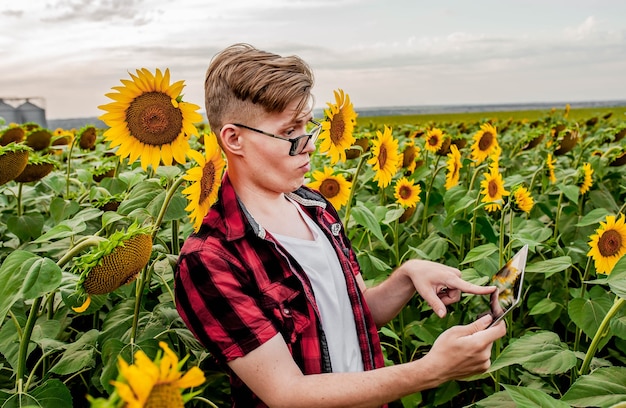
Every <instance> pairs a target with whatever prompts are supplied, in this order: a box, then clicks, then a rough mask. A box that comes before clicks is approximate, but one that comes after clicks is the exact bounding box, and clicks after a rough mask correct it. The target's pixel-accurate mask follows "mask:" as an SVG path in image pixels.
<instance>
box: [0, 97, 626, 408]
mask: <svg viewBox="0 0 626 408" xmlns="http://www.w3.org/2000/svg"><path fill="white" fill-rule="evenodd" d="M625 109H626V108H615V109H610V112H613V115H609V114H608V113H609V112H607V111H598V110H597V109H593V110H571V111H569V112H568V113H566V112H560V111H556V110H555V111H552V112H550V113H546V112H532V113H531V112H497V113H495V112H494V113H488V114H485V113H483V114H480V116H475V115H473V114H472V115H469V114H464V115H429V116H420V117H414V116H402V117H393V118H390V117H386V118H367V117H359V121H358V126H357V128H356V130H355V136H356V137H357V138H358V139H362V138H367V139H370V145H371V139H372V138H373V137H375V136H374V135H375V133H376V131H377V130H382V126H383V125H384V124H387V125H392V126H393V128H392V130H393V135H394V138H395V139H396V140H398V142H399V146H400V149H401V150H402V149H404V148H405V147H406V146H407V145H408V144H409V143H413V144H414V145H415V146H417V147H419V148H420V149H421V150H420V153H419V155H418V157H416V165H417V164H419V165H417V166H416V168H415V169H414V170H412V171H411V170H409V169H408V168H402V169H399V171H398V172H397V173H396V174H395V175H394V176H393V178H392V183H391V185H390V186H388V187H386V188H380V187H379V186H378V184H377V183H376V182H374V181H373V178H374V175H375V172H374V170H373V169H372V168H371V166H369V165H366V164H364V159H368V158H370V157H371V155H372V152H371V151H369V150H368V149H366V148H359V150H360V152H361V154H362V156H361V157H360V158H357V159H348V160H347V161H346V162H342V163H336V164H333V165H331V164H330V163H329V157H328V156H327V155H326V154H324V153H321V152H317V153H315V154H313V156H312V159H311V160H312V163H313V164H314V167H316V168H322V167H323V166H330V167H332V168H333V169H334V170H335V171H337V172H338V173H341V174H343V175H345V176H346V179H347V180H351V182H352V183H353V184H352V189H351V200H350V202H349V203H348V205H347V206H345V207H343V208H341V209H340V210H339V214H340V216H341V217H342V219H343V221H344V224H345V225H346V230H347V231H348V234H349V237H350V239H351V240H352V243H353V246H354V249H355V251H356V253H357V257H358V260H359V263H360V264H361V267H362V270H363V275H364V277H365V279H366V282H367V284H368V285H374V284H376V283H377V282H380V281H382V280H384V279H385V278H386V277H387V276H388V275H389V273H391V271H392V270H393V269H394V268H395V267H397V266H398V265H400V264H401V263H402V262H404V261H405V260H407V259H410V258H419V259H427V260H431V261H435V262H442V263H445V264H447V265H451V266H454V267H457V268H459V269H460V270H461V273H462V276H463V278H464V279H466V280H468V281H470V282H473V283H475V284H481V285H482V284H487V283H488V282H489V281H490V279H491V277H492V276H493V274H494V273H495V272H496V271H497V270H498V268H499V267H500V266H501V265H502V264H503V262H504V261H505V260H506V259H507V258H508V257H509V256H510V255H511V254H512V253H513V252H514V251H515V250H516V249H517V248H520V247H521V246H523V245H528V246H529V249H530V251H529V261H528V266H527V269H526V279H527V285H526V290H525V293H524V297H523V302H522V304H521V305H520V307H519V308H518V309H516V310H515V311H514V312H513V315H512V316H510V317H509V318H507V327H508V328H507V335H506V337H505V338H503V339H502V340H500V341H499V342H497V343H496V345H495V346H494V350H493V356H492V365H491V368H490V369H489V372H488V373H486V374H483V375H480V376H476V377H473V378H467V379H464V380H459V381H451V382H448V383H445V384H442V385H441V386H439V387H437V388H436V389H432V390H425V391H423V392H421V393H417V394H413V395H410V396H406V397H404V398H402V399H401V400H399V401H395V402H393V403H392V404H391V406H392V407H394V408H395V407H415V406H423V407H439V406H441V407H458V406H476V407H516V406H542V407H565V406H575V407H579V406H599V407H610V406H613V405H615V404H617V403H618V402H622V401H624V400H625V399H626V388H625V387H624V384H626V372H625V370H626V368H625V367H626V355H624V350H625V349H626V308H625V307H623V304H624V299H626V257H622V259H621V260H620V261H619V262H617V264H616V265H615V267H614V268H613V271H612V273H611V274H610V275H609V276H605V275H600V274H597V272H596V269H595V264H594V261H593V259H592V258H591V257H590V256H589V255H588V253H589V250H590V244H589V242H590V240H591V239H590V237H591V235H592V234H595V233H596V231H597V230H598V228H600V223H602V222H605V220H606V217H607V216H609V215H619V214H623V213H624V208H625V205H624V197H626V185H625V184H624V183H623V180H624V177H625V176H626V174H624V172H625V170H624V169H625V167H624V166H619V165H616V159H617V158H618V157H620V155H621V154H623V153H624V152H625V151H626V138H620V137H619V135H620V134H621V132H622V131H623V129H625V128H626V123H624V120H623V118H624V115H623V114H621V113H623V111H624V110H625ZM487 122H489V123H491V124H493V125H494V126H495V127H496V129H497V131H498V135H497V140H498V143H499V145H500V147H501V149H502V152H501V155H500V157H499V158H498V160H497V166H498V170H499V172H500V173H501V174H502V176H503V183H504V185H503V188H504V189H506V190H507V191H511V190H512V188H513V187H514V186H520V185H521V186H524V187H526V188H527V189H528V191H529V193H530V196H531V197H532V198H533V201H534V204H533V206H532V208H531V209H530V210H529V212H520V211H517V210H516V206H515V205H514V202H513V201H514V197H512V196H504V197H503V199H502V201H501V202H500V203H499V204H500V208H499V209H498V210H497V211H494V212H490V211H489V210H488V209H487V207H486V205H487V204H488V203H487V202H483V201H482V199H483V197H484V193H483V191H482V186H481V183H482V182H483V181H484V180H485V177H484V176H485V172H486V171H487V170H488V167H489V166H490V165H493V163H494V160H493V159H488V160H487V161H486V162H485V163H482V164H478V163H475V160H474V159H472V157H471V154H470V152H471V150H472V146H471V145H472V143H473V139H472V137H473V136H474V135H475V134H476V132H477V131H478V130H479V129H480V125H482V124H485V123H487ZM433 127H437V128H439V129H441V130H442V131H443V134H444V135H445V137H446V138H449V139H450V141H454V142H455V143H458V146H459V151H460V153H461V157H462V159H461V163H462V168H461V169H460V174H459V175H460V178H459V183H458V185H456V186H454V187H452V188H446V187H445V182H446V178H447V176H448V166H447V160H448V157H447V156H446V154H445V153H447V152H444V153H442V152H439V153H432V152H427V151H426V149H425V140H424V138H423V137H421V136H420V135H422V134H424V133H425V132H426V131H427V130H428V129H431V128H433ZM566 131H570V132H573V131H575V132H577V135H578V139H577V142H576V144H575V145H574V146H573V148H572V149H571V150H569V151H567V152H564V153H563V154H558V155H557V154H556V151H557V148H558V146H559V145H560V144H561V143H563V134H564V133H565V132H566ZM98 132H99V133H101V131H100V130H99V131H98ZM99 137H100V135H99ZM536 140H539V142H537V144H536V145H533V146H532V147H529V146H530V145H531V143H534V142H533V141H536ZM190 143H192V144H194V143H195V144H196V145H197V146H196V147H198V146H199V144H198V143H197V141H196V140H190ZM22 146H23V145H19V144H11V145H9V147H4V148H2V147H0V152H2V151H5V152H6V151H9V149H11V151H13V150H20V149H28V148H26V147H22ZM40 153H41V152H40ZM112 153H113V151H111V150H110V149H108V147H107V146H106V144H105V143H103V142H102V140H101V138H100V141H99V143H97V144H96V147H95V149H94V150H88V151H82V150H79V149H78V148H76V149H72V146H69V147H67V146H66V147H62V148H59V147H57V148H56V151H55V152H43V153H41V154H48V155H47V156H45V157H46V158H45V161H46V162H49V161H52V162H55V169H54V170H53V171H52V172H51V173H50V174H48V175H47V176H46V177H45V178H43V179H41V180H39V181H36V182H30V183H16V182H14V181H10V182H8V183H7V184H4V185H2V186H0V317H2V319H1V320H0V354H1V356H0V365H2V367H3V368H4V370H3V373H2V375H0V405H2V406H3V407H26V406H46V407H67V406H85V405H87V404H88V402H87V401H86V395H91V396H92V397H94V398H97V397H106V396H107V395H110V394H111V393H112V392H113V386H112V385H111V381H112V380H115V379H116V378H117V376H118V366H117V363H118V359H119V358H123V359H124V360H125V361H131V360H132V357H133V355H134V353H135V352H136V351H138V350H143V351H144V352H145V353H146V354H147V355H148V357H149V358H153V357H154V356H155V355H156V353H157V352H158V350H159V345H158V343H159V341H165V342H166V343H167V344H168V345H169V347H170V348H171V349H172V350H173V351H175V352H176V354H177V355H179V356H181V357H183V356H185V355H187V354H189V359H188V360H187V361H186V362H185V368H189V367H191V366H199V367H201V368H202V369H203V371H204V372H205V374H206V377H207V382H206V384H205V385H204V387H202V389H201V390H200V394H199V398H203V399H205V400H210V401H212V402H213V403H214V404H216V405H217V406H225V405H227V404H228V400H229V396H228V379H227V377H226V375H225V374H224V373H222V372H220V371H219V370H217V368H216V367H215V366H214V363H213V360H212V357H211V356H210V354H209V353H208V352H207V351H206V350H204V348H203V347H202V346H201V345H200V344H199V343H198V342H197V340H196V339H195V338H194V336H193V335H192V334H191V333H190V332H189V330H188V329H187V328H186V327H185V326H184V324H183V322H182V320H181V318H180V317H179V315H178V313H177V311H176V309H175V305H174V297H173V273H174V266H175V263H176V260H177V257H178V248H179V247H180V243H181V242H183V241H184V239H185V238H186V237H187V236H188V235H189V233H190V232H191V226H190V223H189V220H188V218H187V213H186V211H185V207H186V206H187V201H186V199H185V197H184V196H183V195H182V193H181V191H182V189H183V186H182V176H183V175H184V174H185V171H186V170H188V169H189V167H190V166H191V164H190V163H187V164H184V165H183V164H176V165H174V166H161V167H159V169H158V170H157V171H156V172H146V171H143V170H142V169H141V167H140V166H138V165H137V164H128V163H127V162H125V161H124V162H120V163H117V162H114V161H113V159H112V158H111V157H112ZM549 154H550V155H552V157H553V158H555V159H556V162H555V163H554V173H555V177H556V181H554V182H553V181H551V178H550V172H549V166H548V162H547V159H548V155H549ZM584 163H589V164H590V166H591V168H592V169H593V174H592V185H591V187H590V189H589V191H588V192H586V193H582V192H581V190H580V182H581V181H580V171H581V170H580V169H581V168H582V165H583V164H584ZM113 164H115V166H113ZM112 169H114V170H115V174H114V175H113V176H109V177H104V178H103V179H100V178H99V177H95V176H103V175H105V174H107V173H108V172H109V171H110V170H112ZM400 177H407V178H408V179H409V180H411V181H412V182H414V183H415V184H416V185H419V186H420V189H421V193H420V194H419V197H420V200H419V202H418V203H417V204H416V206H415V208H414V210H415V211H414V212H413V213H410V214H409V215H408V216H407V217H406V219H405V214H406V209H405V208H404V207H402V206H401V205H400V204H398V203H397V201H396V199H395V196H394V183H395V181H397V180H398V179H399V178H400ZM96 180H99V181H96ZM110 202H117V203H118V204H119V206H118V207H117V210H115V211H112V210H105V209H103V205H104V204H107V203H110ZM136 225H142V226H146V228H150V229H149V230H148V229H147V230H146V231H150V233H152V234H153V237H154V239H153V250H152V256H151V258H150V261H149V263H148V265H146V267H145V268H144V270H143V271H142V272H141V274H140V275H139V277H138V278H137V279H136V280H135V281H133V282H132V283H130V284H128V285H124V286H122V287H121V288H119V289H117V290H115V291H114V292H112V293H109V294H106V295H98V296H93V297H92V300H91V301H92V303H91V305H90V306H89V308H88V309H87V310H86V311H85V312H83V313H77V312H76V311H75V310H73V309H72V306H75V305H76V304H77V302H78V300H77V296H78V295H77V289H76V288H77V285H80V280H79V272H78V270H80V269H81V268H82V269H84V267H86V266H87V267H88V266H89V265H92V264H93V263H94V262H95V260H96V259H98V258H99V257H101V255H102V254H103V253H105V252H107V251H110V250H112V249H113V248H114V247H115V246H117V245H118V244H119V243H121V242H123V241H124V239H125V237H127V236H128V235H129V234H130V235H132V234H133V233H135V232H136V231H135V226H136ZM94 254H95V255H94ZM96 255H97V256H96ZM478 300H479V299H478V298H477V297H474V296H470V295H467V296H464V297H463V298H462V299H461V301H460V302H458V303H457V304H454V305H451V306H449V308H448V314H447V315H446V317H445V318H443V319H440V318H439V317H437V316H436V315H435V314H434V313H432V311H431V310H430V307H429V306H428V305H427V304H426V303H425V302H424V301H423V300H422V299H421V298H420V297H418V296H416V297H415V298H413V299H412V300H411V301H410V302H409V304H408V305H407V306H406V307H405V308H404V309H403V310H402V311H401V312H400V314H399V316H398V317H397V318H396V319H394V320H393V321H391V322H390V323H389V324H388V325H386V326H385V327H382V328H381V330H380V337H381V340H382V343H383V347H384V352H385V356H386V362H387V364H390V365H391V364H400V363H403V362H407V361H410V360H415V359H418V358H421V357H422V356H423V355H424V354H426V353H427V352H428V350H429V349H430V347H431V345H432V344H433V342H434V341H435V339H436V338H437V337H438V336H439V335H440V334H441V333H442V332H443V331H444V330H446V329H447V328H449V327H451V326H453V325H456V324H463V323H467V322H470V321H472V319H473V318H474V316H475V315H476V312H477V310H476V308H477V305H479V302H478ZM78 304H80V302H78ZM202 404H203V402H202V401H201V400H200V399H196V400H193V399H192V400H191V401H190V402H189V403H188V405H189V406H203V405H202Z"/></svg>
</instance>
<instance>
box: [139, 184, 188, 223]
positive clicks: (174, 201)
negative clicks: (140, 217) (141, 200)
mask: <svg viewBox="0 0 626 408" xmlns="http://www.w3.org/2000/svg"><path fill="white" fill-rule="evenodd" d="M166 196H167V192H166V191H162V192H161V193H159V194H158V195H157V196H156V197H155V198H154V199H153V200H152V201H150V203H149V204H148V206H147V207H146V208H147V209H148V211H149V212H150V214H152V216H153V217H156V216H157V215H159V212H160V211H161V207H163V202H164V201H165V197H166ZM186 206H187V199H185V198H184V197H183V196H182V195H180V194H174V195H173V196H172V198H171V199H170V202H169V203H168V204H167V210H166V211H165V216H164V217H163V222H167V221H172V220H180V219H181V218H184V217H185V216H186V215H187V212H186V211H185V207H186Z"/></svg>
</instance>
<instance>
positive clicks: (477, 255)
mask: <svg viewBox="0 0 626 408" xmlns="http://www.w3.org/2000/svg"><path fill="white" fill-rule="evenodd" d="M497 251H498V247H497V245H495V244H492V243H489V244H483V245H481V246H477V247H476V248H473V249H472V250H471V251H469V252H468V253H467V255H466V256H465V259H464V260H463V262H461V265H463V264H466V263H470V262H476V261H478V260H481V259H484V258H486V257H488V256H489V255H491V254H493V253H495V252H497Z"/></svg>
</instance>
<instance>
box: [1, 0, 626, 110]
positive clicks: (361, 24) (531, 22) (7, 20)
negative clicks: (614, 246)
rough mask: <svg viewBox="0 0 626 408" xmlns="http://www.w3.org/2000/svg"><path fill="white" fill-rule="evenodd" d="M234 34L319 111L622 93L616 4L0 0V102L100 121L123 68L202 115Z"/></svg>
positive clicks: (622, 34)
mask: <svg viewBox="0 0 626 408" xmlns="http://www.w3.org/2000/svg"><path fill="white" fill-rule="evenodd" d="M237 42H246V43H250V44H252V45H254V46H255V47H257V48H260V49H264V50H267V51H271V52H274V53H278V54H281V55H292V54H295V55H299V56H300V57H302V58H303V59H304V60H306V61H307V62H308V63H309V64H310V65H311V67H312V68H313V70H314V73H315V81H316V82H315V87H314V90H313V93H314V94H315V98H316V104H317V106H316V107H317V108H323V107H325V106H326V104H327V103H328V102H334V96H333V91H334V90H336V89H343V90H344V91H345V92H346V93H347V94H348V95H349V96H350V99H351V100H352V103H353V104H354V107H355V109H356V110H357V112H358V109H359V108H360V107H363V108H365V107H377V106H409V105H464V104H473V105H474V104H478V105H480V104H501V103H535V102H542V103H544V102H550V103H552V102H554V103H574V102H584V101H606V100H626V1H623V0H596V1H594V0H584V1H583V0H569V1H565V0H526V1H522V0H518V1H512V0H510V1H502V0H472V1H470V0H440V1H418V0H384V1H383V0H309V1H307V0H267V1H266V0H222V1H212V0H28V1H24V0H0V98H33V99H32V102H33V103H35V104H38V105H40V106H42V107H44V108H45V109H46V117H47V118H48V119H63V118H80V117H93V116H99V115H101V114H103V113H104V111H102V110H100V109H98V106H100V105H103V104H106V103H109V102H112V100H111V99H109V98H108V97H106V96H105V94H106V93H108V92H111V88H112V87H114V86H120V85H122V84H121V82H120V80H121V79H130V75H129V72H132V73H134V72H135V71H136V70H137V69H139V68H144V67H145V68H148V69H149V70H151V71H152V72H154V71H155V69H156V68H159V69H161V70H165V69H166V68H169V70H170V75H171V78H172V81H178V80H184V81H185V88H184V90H183V93H184V96H183V100H185V101H187V102H192V103H195V104H197V105H199V106H201V107H202V110H201V112H203V111H204V95H203V83H204V74H205V72H206V68H207V67H208V65H209V62H210V60H211V58H212V57H213V55H215V54H216V53H217V52H219V51H220V50H221V49H223V48H225V47H226V46H228V45H231V44H233V43H237ZM5 102H8V103H10V104H13V105H15V104H16V103H17V104H19V103H20V100H19V99H11V100H9V99H5Z"/></svg>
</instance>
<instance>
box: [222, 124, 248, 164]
mask: <svg viewBox="0 0 626 408" xmlns="http://www.w3.org/2000/svg"><path fill="white" fill-rule="evenodd" d="M220 138H221V139H222V147H223V148H224V150H226V151H227V152H229V153H231V154H233V155H237V156H240V155H242V153H243V152H242V149H243V146H242V141H243V139H241V137H240V129H239V128H238V127H237V126H234V125H231V124H227V125H224V127H222V130H220Z"/></svg>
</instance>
